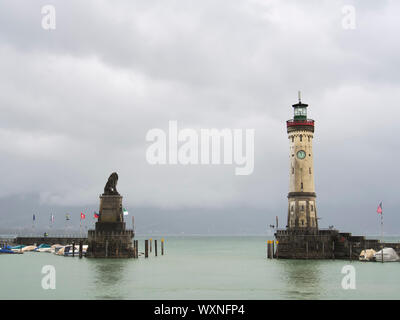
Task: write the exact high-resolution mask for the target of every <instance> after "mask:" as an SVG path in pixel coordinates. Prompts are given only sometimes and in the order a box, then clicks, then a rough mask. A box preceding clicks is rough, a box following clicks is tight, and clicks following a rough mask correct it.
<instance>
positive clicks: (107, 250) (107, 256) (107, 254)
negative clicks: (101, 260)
mask: <svg viewBox="0 0 400 320" xmlns="http://www.w3.org/2000/svg"><path fill="white" fill-rule="evenodd" d="M106 258H108V240H106Z"/></svg>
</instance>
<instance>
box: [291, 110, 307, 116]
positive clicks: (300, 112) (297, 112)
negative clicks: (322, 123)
mask: <svg viewBox="0 0 400 320" xmlns="http://www.w3.org/2000/svg"><path fill="white" fill-rule="evenodd" d="M294 116H295V117H298V116H303V117H307V109H306V108H295V109H294Z"/></svg>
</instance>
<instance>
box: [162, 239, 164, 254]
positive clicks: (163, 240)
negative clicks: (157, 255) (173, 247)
mask: <svg viewBox="0 0 400 320" xmlns="http://www.w3.org/2000/svg"><path fill="white" fill-rule="evenodd" d="M161 255H162V256H163V255H164V238H161Z"/></svg>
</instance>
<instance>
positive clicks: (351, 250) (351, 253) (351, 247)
mask: <svg viewBox="0 0 400 320" xmlns="http://www.w3.org/2000/svg"><path fill="white" fill-rule="evenodd" d="M349 251H350V253H349V255H350V261H351V259H352V255H353V244H352V242H350V248H349Z"/></svg>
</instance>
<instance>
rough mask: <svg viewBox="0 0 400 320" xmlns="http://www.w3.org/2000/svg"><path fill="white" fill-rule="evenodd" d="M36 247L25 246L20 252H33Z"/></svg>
mask: <svg viewBox="0 0 400 320" xmlns="http://www.w3.org/2000/svg"><path fill="white" fill-rule="evenodd" d="M36 248H37V247H36V246H26V247H23V248H22V250H21V251H22V252H28V251H34V250H35V249H36Z"/></svg>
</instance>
